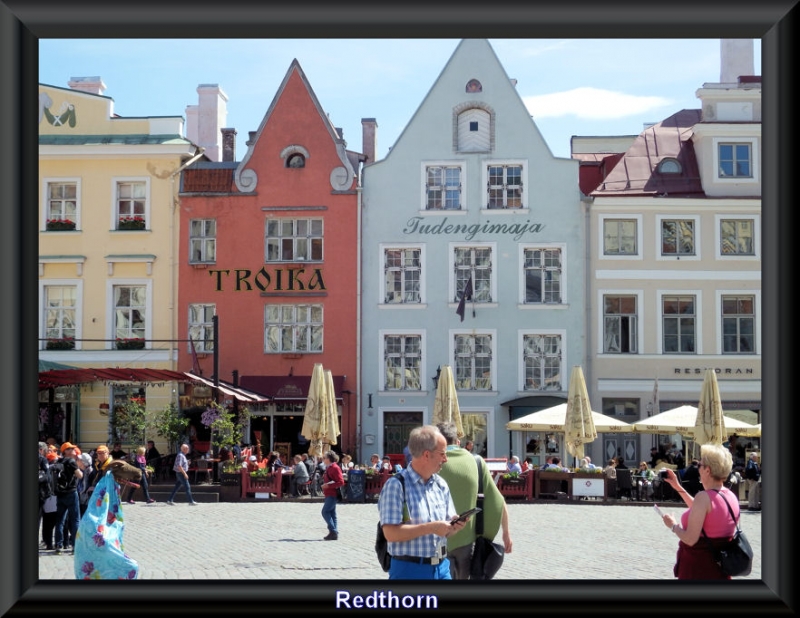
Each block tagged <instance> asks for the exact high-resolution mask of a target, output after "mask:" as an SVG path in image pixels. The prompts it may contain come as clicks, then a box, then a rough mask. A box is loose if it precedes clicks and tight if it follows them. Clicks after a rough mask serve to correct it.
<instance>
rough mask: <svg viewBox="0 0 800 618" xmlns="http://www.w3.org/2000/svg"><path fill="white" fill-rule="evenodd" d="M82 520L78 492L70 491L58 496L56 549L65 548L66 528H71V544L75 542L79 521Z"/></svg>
mask: <svg viewBox="0 0 800 618" xmlns="http://www.w3.org/2000/svg"><path fill="white" fill-rule="evenodd" d="M80 518H81V509H80V503H79V502H78V492H77V491H70V492H68V493H66V494H58V495H57V496H56V539H55V540H56V547H63V546H64V527H65V526H69V532H70V537H69V538H70V542H72V543H74V542H75V535H76V534H77V533H78V521H79V520H80Z"/></svg>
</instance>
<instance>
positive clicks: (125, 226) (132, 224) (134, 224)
mask: <svg viewBox="0 0 800 618" xmlns="http://www.w3.org/2000/svg"><path fill="white" fill-rule="evenodd" d="M144 226H145V220H144V217H138V216H136V217H120V218H119V223H118V224H117V229H119V230H143V229H144Z"/></svg>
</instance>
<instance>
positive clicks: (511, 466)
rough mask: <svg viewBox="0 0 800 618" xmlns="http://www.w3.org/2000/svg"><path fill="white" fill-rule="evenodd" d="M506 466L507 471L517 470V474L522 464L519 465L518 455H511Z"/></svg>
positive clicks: (520, 471) (519, 472) (520, 470)
mask: <svg viewBox="0 0 800 618" xmlns="http://www.w3.org/2000/svg"><path fill="white" fill-rule="evenodd" d="M506 468H507V469H508V471H509V472H517V473H518V474H521V473H522V466H520V465H519V457H517V456H516V455H512V456H511V459H509V460H508V463H507V464H506Z"/></svg>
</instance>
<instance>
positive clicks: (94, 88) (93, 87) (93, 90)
mask: <svg viewBox="0 0 800 618" xmlns="http://www.w3.org/2000/svg"><path fill="white" fill-rule="evenodd" d="M67 85H68V86H69V87H70V88H72V89H73V90H81V91H83V92H88V93H89V94H103V93H104V92H105V91H106V85H105V84H104V83H103V80H102V79H100V78H99V77H70V78H69V82H67Z"/></svg>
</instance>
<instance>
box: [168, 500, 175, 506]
mask: <svg viewBox="0 0 800 618" xmlns="http://www.w3.org/2000/svg"><path fill="white" fill-rule="evenodd" d="M167 504H169V505H170V506H175V503H174V502H173V501H172V500H167Z"/></svg>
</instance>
